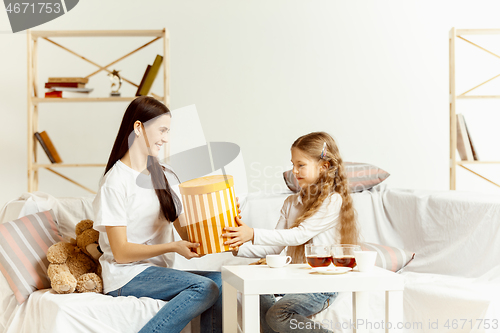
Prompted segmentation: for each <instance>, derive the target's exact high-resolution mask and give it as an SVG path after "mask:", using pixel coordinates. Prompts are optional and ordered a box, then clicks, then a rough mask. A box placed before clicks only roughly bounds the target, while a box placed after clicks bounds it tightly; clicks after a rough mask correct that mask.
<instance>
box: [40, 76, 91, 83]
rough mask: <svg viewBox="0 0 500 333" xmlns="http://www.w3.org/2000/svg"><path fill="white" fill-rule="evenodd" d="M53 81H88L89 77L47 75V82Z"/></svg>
mask: <svg viewBox="0 0 500 333" xmlns="http://www.w3.org/2000/svg"><path fill="white" fill-rule="evenodd" d="M53 82H76V83H83V84H85V83H88V82H89V79H88V78H84V77H49V83H53Z"/></svg>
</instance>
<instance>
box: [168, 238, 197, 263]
mask: <svg viewBox="0 0 500 333" xmlns="http://www.w3.org/2000/svg"><path fill="white" fill-rule="evenodd" d="M174 244H175V252H177V253H179V254H180V255H181V256H183V257H184V258H186V259H191V258H196V257H199V256H200V255H199V254H198V253H196V252H195V251H194V249H196V248H197V247H199V246H200V244H198V243H190V242H188V241H185V240H182V241H177V242H174Z"/></svg>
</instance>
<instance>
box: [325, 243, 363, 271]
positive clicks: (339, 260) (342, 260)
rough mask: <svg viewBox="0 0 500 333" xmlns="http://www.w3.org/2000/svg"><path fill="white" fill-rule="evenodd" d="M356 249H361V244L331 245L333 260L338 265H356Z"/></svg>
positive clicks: (351, 266)
mask: <svg viewBox="0 0 500 333" xmlns="http://www.w3.org/2000/svg"><path fill="white" fill-rule="evenodd" d="M354 251H361V247H360V246H359V245H352V244H337V245H333V246H332V247H331V254H332V262H333V264H334V265H335V266H337V267H350V268H353V267H354V266H356V259H355V258H354Z"/></svg>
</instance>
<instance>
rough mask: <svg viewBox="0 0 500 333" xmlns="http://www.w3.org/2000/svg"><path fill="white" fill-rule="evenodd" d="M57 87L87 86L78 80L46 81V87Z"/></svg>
mask: <svg viewBox="0 0 500 333" xmlns="http://www.w3.org/2000/svg"><path fill="white" fill-rule="evenodd" d="M56 87H66V88H85V83H78V82H46V83H45V88H47V89H52V88H56Z"/></svg>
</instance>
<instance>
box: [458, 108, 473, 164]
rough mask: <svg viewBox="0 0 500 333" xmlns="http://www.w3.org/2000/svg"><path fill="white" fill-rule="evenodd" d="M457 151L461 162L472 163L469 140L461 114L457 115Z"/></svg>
mask: <svg viewBox="0 0 500 333" xmlns="http://www.w3.org/2000/svg"><path fill="white" fill-rule="evenodd" d="M457 150H458V154H459V155H460V159H461V160H462V161H474V154H473V153H472V145H471V140H470V138H469V134H468V132H467V126H466V125H465V119H464V116H463V115H462V114H460V113H459V114H457Z"/></svg>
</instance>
